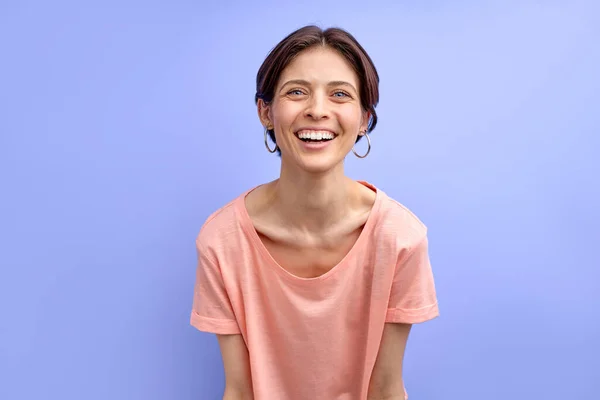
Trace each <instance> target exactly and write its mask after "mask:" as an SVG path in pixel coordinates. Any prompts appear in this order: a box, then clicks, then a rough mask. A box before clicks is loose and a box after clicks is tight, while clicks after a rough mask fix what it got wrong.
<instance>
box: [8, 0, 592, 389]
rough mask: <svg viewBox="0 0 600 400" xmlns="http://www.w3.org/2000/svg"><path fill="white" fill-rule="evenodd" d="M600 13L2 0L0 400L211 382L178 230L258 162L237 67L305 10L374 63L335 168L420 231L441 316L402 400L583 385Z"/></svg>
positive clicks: (185, 241)
mask: <svg viewBox="0 0 600 400" xmlns="http://www.w3.org/2000/svg"><path fill="white" fill-rule="evenodd" d="M599 14H600V5H599V4H598V3H596V2H594V1H591V0H590V1H588V2H585V1H569V2H566V1H547V2H544V1H495V2H489V1H452V2H440V1H434V2H408V1H407V2H392V1H390V2H375V3H366V2H360V3H359V2H355V3H352V2H348V1H336V2H334V1H332V2H326V1H306V2H291V1H289V2H283V1H277V2H276V1H263V2H245V1H244V2H241V1H240V2H227V1H221V2H201V1H168V2H167V1H162V2H161V1H144V2H143V1H135V2H134V1H121V2H116V1H103V2H85V1H80V2H75V1H73V2H70V3H67V2H57V1H54V2H50V1H48V2H39V3H37V4H34V3H33V2H27V1H23V2H8V1H4V2H2V4H0V59H1V62H0V116H1V118H0V190H1V191H2V192H1V196H0V205H1V207H0V246H1V251H0V267H1V269H0V399H2V400H21V399H27V400H33V399H35V400H38V399H44V400H45V399H49V400H55V399H56V400H82V399H85V400H96V399H98V400H100V399H101V400H106V399H111V400H137V399H139V400H159V399H161V400H173V399H176V400H192V399H207V400H211V399H218V398H220V397H219V396H220V395H221V394H222V390H223V386H224V376H223V369H222V363H221V359H220V355H219V351H218V346H217V341H216V339H215V337H214V335H210V334H205V333H201V332H198V331H196V330H194V329H193V328H192V327H190V325H189V315H190V308H191V302H192V290H193V284H194V278H195V268H196V253H195V247H194V239H195V237H196V234H197V233H198V231H199V229H200V227H201V225H202V224H203V222H204V220H205V219H206V217H207V216H208V215H209V214H210V213H212V212H213V211H215V210H216V209H217V208H219V207H221V206H222V205H224V204H225V203H226V202H228V201H229V200H231V199H233V198H234V197H235V196H237V195H239V194H240V193H241V192H242V191H244V190H246V189H248V188H250V187H252V186H254V185H257V184H259V183H263V182H265V181H268V180H271V179H273V178H275V177H277V175H278V172H279V169H278V168H279V159H278V158H277V157H276V156H275V155H271V154H269V153H267V151H266V149H265V147H264V143H263V131H262V127H261V125H260V123H259V120H258V118H257V116H256V110H255V106H254V102H253V96H254V90H255V86H254V84H255V76H256V71H257V70H258V68H259V66H260V64H261V62H262V61H263V59H264V57H265V56H266V55H267V53H268V51H269V50H270V49H271V48H272V47H273V46H274V45H275V44H276V43H277V42H278V41H279V40H280V39H282V38H283V37H284V36H285V35H287V34H288V33H290V32H291V31H293V30H295V29H296V28H299V27H300V26H303V25H305V24H309V23H316V24H318V25H321V26H323V27H329V26H340V27H342V28H345V29H347V30H349V31H350V32H351V33H353V34H354V35H355V36H356V38H357V39H358V40H359V41H360V42H361V43H362V44H363V45H364V47H365V48H366V49H367V51H368V52H369V53H370V55H371V56H372V58H373V60H374V62H375V64H376V66H377V68H378V70H379V73H380V76H381V101H380V105H379V107H378V108H377V110H378V114H379V118H380V119H379V125H378V126H377V128H376V130H375V131H374V132H373V134H372V141H373V150H372V151H371V154H370V155H369V156H368V158H366V159H364V160H359V159H357V158H355V157H354V156H353V155H352V154H350V155H349V157H348V159H347V163H346V166H347V172H348V174H349V175H350V176H352V177H353V178H356V179H365V180H367V181H370V182H372V183H374V184H376V185H377V186H379V187H380V188H381V189H383V190H384V191H385V192H387V193H388V194H389V195H391V196H392V197H394V198H396V199H397V200H399V201H400V202H402V203H403V204H405V205H406V206H408V207H409V208H411V209H412V210H413V211H414V212H415V213H416V214H417V215H418V216H419V217H420V218H421V219H422V220H423V221H424V222H425V223H426V224H427V225H428V226H429V233H430V240H431V259H432V263H433V268H434V272H435V278H436V284H437V290H438V295H439V301H440V311H441V316H440V317H439V318H438V319H436V320H434V321H432V322H429V323H426V324H423V325H419V326H416V327H415V328H414V330H413V332H412V334H411V338H410V339H409V345H408V351H407V354H406V363H405V365H406V367H405V378H406V385H407V389H408V391H409V393H410V396H411V399H414V400H423V399H425V400H438V399H440V400H441V399H443V400H448V399H457V400H458V399H460V400H501V399H502V400H504V399H508V398H510V399H522V400H532V399H534V400H537V399H540V400H541V399H551V400H554V399H557V400H558V399H568V400H588V399H589V400H592V399H598V398H599V396H600V394H599V392H600V345H599V344H598V340H599V339H600V296H599V292H600V272H599V268H600V255H599V250H600V230H599V226H600V212H599V208H600V178H599V174H600V162H599V161H598V158H597V157H598V153H599V152H600V137H599V135H600V78H599V75H600V44H599V43H600V23H599V22H600V19H599V18H598V16H599ZM365 145H366V142H364V141H361V142H360V143H359V145H358V147H359V149H358V150H359V151H360V152H363V151H364V150H365V147H364V146H365ZM290 362H294V360H290ZM332 373H335V371H332ZM282 400H285V399H282Z"/></svg>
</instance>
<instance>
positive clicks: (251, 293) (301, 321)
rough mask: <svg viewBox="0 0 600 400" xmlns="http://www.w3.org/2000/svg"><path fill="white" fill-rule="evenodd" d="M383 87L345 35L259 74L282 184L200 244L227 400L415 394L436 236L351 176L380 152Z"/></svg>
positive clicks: (248, 201) (309, 30)
mask: <svg viewBox="0 0 600 400" xmlns="http://www.w3.org/2000/svg"><path fill="white" fill-rule="evenodd" d="M378 84H379V77H378V75H377V71H376V69H375V67H374V65H373V63H372V61H371V59H370V57H369V56H368V55H367V53H366V52H365V50H364V49H363V48H362V46H361V45H360V44H359V43H358V42H357V41H356V40H355V39H354V38H353V37H352V36H351V35H350V34H349V33H347V32H345V31H343V30H341V29H334V28H332V29H327V30H325V31H323V30H321V29H320V28H318V27H315V26H307V27H304V28H302V29H299V30H297V31H295V32H293V33H292V34H290V35H289V36H288V37H286V38H285V39H283V40H282V41H281V42H280V43H279V44H278V45H277V46H276V47H275V48H274V49H273V50H272V51H271V53H270V54H269V55H268V56H267V58H266V60H265V61H264V63H263V65H262V66H261V68H260V69H259V71H258V75H257V80H256V85H257V87H256V98H255V100H256V103H257V108H258V115H259V117H260V120H261V122H262V124H263V126H264V127H265V132H264V139H265V145H266V146H267V149H269V151H270V152H271V153H275V152H277V153H278V154H279V155H280V156H281V170H280V176H279V178H278V179H276V180H275V181H273V182H269V183H265V184H263V185H260V186H258V187H255V188H252V189H250V190H248V191H246V192H245V193H243V194H241V195H240V196H239V197H238V198H237V199H235V200H233V201H232V202H231V203H229V204H227V205H225V206H224V207H222V208H221V209H220V210H218V211H216V212H215V213H214V214H212V215H211V216H210V217H209V218H208V220H207V221H206V222H205V223H204V225H203V227H202V229H201V231H200V233H199V235H198V237H197V240H196V245H197V251H198V260H199V263H198V268H197V277H196V286H195V295H194V303H193V310H192V315H191V323H192V325H193V326H195V327H196V328H197V329H199V330H201V331H205V332H212V333H215V334H216V335H217V337H218V341H219V345H220V349H221V354H222V357H223V364H224V367H225V376H226V384H225V394H224V399H228V400H230V399H231V400H234V399H256V400H320V399H322V400H342V399H345V400H361V399H369V400H371V399H388V400H389V399H404V398H405V396H406V392H405V390H404V382H403V379H402V361H403V358H404V350H405V347H406V341H407V338H408V335H409V331H410V329H411V325H412V324H415V323H420V322H424V321H427V320H430V319H432V318H434V317H436V316H437V315H438V306H437V299H436V293H435V286H434V282H433V275H432V271H431V266H430V262H429V257H428V248H427V235H426V227H425V226H424V225H423V223H422V222H421V221H420V220H419V219H418V218H417V217H416V216H415V215H413V214H412V213H411V212H410V211H409V210H408V209H407V208H406V207H404V206H402V205H401V204H400V203H398V202H396V201H395V200H393V199H392V198H390V197H388V196H387V195H386V194H385V193H384V192H383V191H381V190H380V189H378V188H377V187H376V186H374V185H372V184H370V183H367V182H362V181H361V182H357V181H354V180H352V179H350V178H348V177H347V176H346V175H345V173H344V159H345V157H346V156H347V155H348V154H349V153H350V152H351V151H352V152H354V154H355V155H357V156H358V157H365V156H366V155H367V154H368V153H369V151H370V149H371V143H370V139H369V136H368V134H369V132H371V131H372V130H373V129H374V128H375V125H376V123H377V114H376V113H375V106H376V105H377V102H378V98H379V92H378ZM269 138H270V140H271V141H272V142H273V143H274V144H269V140H268V139H269ZM361 138H366V140H367V146H366V147H367V148H368V150H367V151H366V153H363V154H360V153H358V152H357V151H355V149H354V145H355V143H356V142H358V141H359V140H360V139H361Z"/></svg>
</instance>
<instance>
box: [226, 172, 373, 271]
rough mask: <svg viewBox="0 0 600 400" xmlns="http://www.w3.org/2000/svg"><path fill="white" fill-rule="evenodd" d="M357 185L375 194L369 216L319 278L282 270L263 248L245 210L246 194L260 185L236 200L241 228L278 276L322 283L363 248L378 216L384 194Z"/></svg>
mask: <svg viewBox="0 0 600 400" xmlns="http://www.w3.org/2000/svg"><path fill="white" fill-rule="evenodd" d="M358 183H360V184H362V185H364V186H366V187H367V188H369V189H371V190H373V191H374V192H375V202H374V203H373V205H372V207H371V211H369V216H368V217H367V220H366V221H365V224H364V226H363V229H362V231H361V232H360V235H359V236H358V239H356V241H355V242H354V244H353V245H352V247H351V248H350V250H349V251H348V252H347V253H346V254H345V255H344V257H343V258H342V259H341V260H340V261H339V262H338V263H337V264H336V265H334V266H333V268H331V269H330V270H329V271H327V272H325V273H324V274H321V275H319V276H315V277H312V278H304V277H301V276H298V275H295V274H292V273H291V272H289V271H288V270H287V269H285V268H283V267H282V266H281V265H280V264H279V263H278V262H277V260H275V258H273V256H272V255H271V253H270V252H269V250H268V249H267V247H266V246H265V244H264V243H263V241H262V240H261V239H260V236H258V232H257V231H256V228H255V227H254V223H253V222H252V218H250V214H249V213H248V209H247V208H246V196H248V194H250V193H251V192H252V191H254V190H256V189H257V188H259V187H260V186H262V185H258V186H255V187H253V188H251V189H250V190H247V191H246V192H245V193H244V194H242V195H241V196H239V197H238V199H237V202H236V210H237V212H238V213H239V217H240V222H241V225H242V228H243V229H244V231H245V232H246V234H247V235H248V236H249V238H250V240H251V241H252V242H253V244H254V245H255V246H256V248H257V249H258V251H259V252H260V253H261V255H262V257H263V258H264V259H265V261H266V262H267V263H268V264H269V266H270V267H271V268H273V269H274V270H275V271H276V272H277V273H279V275H281V276H283V277H284V278H286V279H289V280H292V281H295V282H305V283H310V282H318V281H324V280H326V279H327V278H329V277H331V276H333V275H335V274H336V273H337V272H338V271H339V270H342V269H344V267H345V266H346V265H347V264H348V262H347V261H348V260H349V259H351V258H352V257H354V255H355V253H357V252H359V251H360V249H361V247H362V246H363V242H364V241H365V240H367V237H368V236H369V235H370V233H371V231H372V229H373V226H374V225H375V224H376V222H377V221H376V219H377V217H378V215H379V207H380V204H381V200H382V198H383V195H384V194H383V192H382V191H381V190H380V189H378V188H377V187H376V186H374V185H372V184H370V183H368V182H366V181H360V180H359V181H358Z"/></svg>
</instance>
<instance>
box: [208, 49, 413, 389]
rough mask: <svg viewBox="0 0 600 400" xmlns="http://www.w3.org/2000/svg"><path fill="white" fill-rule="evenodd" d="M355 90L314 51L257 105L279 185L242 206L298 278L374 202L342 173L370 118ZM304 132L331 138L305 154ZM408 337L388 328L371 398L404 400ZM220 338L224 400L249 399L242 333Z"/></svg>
mask: <svg viewBox="0 0 600 400" xmlns="http://www.w3.org/2000/svg"><path fill="white" fill-rule="evenodd" d="M359 87H360V86H359V80H358V77H357V75H356V73H355V72H354V70H353V69H352V67H351V65H350V64H348V63H347V62H346V60H345V59H344V58H342V57H341V56H340V55H339V54H338V53H337V52H336V51H334V50H332V49H330V48H327V47H316V48H312V49H308V50H305V51H304V52H302V53H301V54H299V55H298V57H296V58H295V59H294V61H293V62H292V63H290V64H289V65H288V66H287V67H286V69H285V70H284V71H283V72H282V74H281V76H280V79H279V81H278V84H277V87H276V89H275V95H274V97H273V100H272V101H271V102H270V104H265V103H264V102H263V101H262V100H259V101H258V115H259V118H260V120H261V122H262V124H263V125H264V126H265V127H269V128H274V130H275V137H276V141H277V145H278V146H279V148H280V149H281V170H280V177H279V179H277V180H275V181H272V182H269V183H267V184H265V185H262V186H259V187H258V188H257V189H255V190H253V191H252V192H250V194H249V195H248V196H247V198H246V208H247V210H248V213H249V215H250V217H251V219H252V221H253V223H254V226H255V228H256V230H257V232H258V233H259V235H260V236H261V239H262V240H263V242H264V244H265V246H266V247H267V249H268V250H269V252H270V253H271V255H272V256H273V258H274V259H275V260H276V261H277V262H279V264H280V265H281V266H282V267H283V268H286V269H287V270H288V271H290V272H291V273H292V274H294V275H297V276H300V277H314V276H318V275H321V274H323V273H325V272H327V271H328V270H329V269H331V268H332V267H333V266H335V265H336V264H337V263H338V262H339V261H340V260H341V259H342V258H343V257H344V256H345V254H346V253H347V252H348V251H349V250H350V248H351V247H352V246H353V244H354V242H355V241H356V239H357V238H358V235H359V234H360V232H361V230H362V227H363V226H364V223H365V222H366V220H367V218H368V215H369V212H370V210H371V208H372V206H373V203H374V201H375V194H374V193H373V191H371V190H370V189H368V188H366V187H364V186H363V185H362V184H359V183H358V182H356V181H354V180H352V179H350V178H348V177H346V176H345V174H344V159H345V157H346V156H347V155H348V153H349V152H350V151H351V150H352V147H353V146H354V143H355V141H356V138H357V135H360V134H364V132H365V131H366V130H367V127H368V121H369V117H370V115H369V113H368V112H366V111H365V110H363V109H362V106H361V104H360V97H359V96H360V95H359V91H358V89H359ZM307 127H310V128H313V129H314V130H317V129H319V130H320V129H327V130H330V131H333V132H334V133H335V139H334V140H332V141H331V143H330V144H329V145H328V146H327V147H326V148H324V149H321V150H318V151H315V150H307V149H306V147H304V146H303V143H302V142H301V141H300V140H299V139H298V137H297V136H296V133H297V132H298V130H301V129H303V128H307ZM281 221H286V223H285V227H284V226H283V224H281ZM315 254H318V256H316V255H315ZM409 331H410V325H404V324H386V326H385V328H384V333H383V338H382V343H381V346H380V350H379V354H378V357H377V360H376V363H375V367H374V370H373V374H372V378H371V382H370V385H369V397H368V399H369V400H378V399H388V400H389V399H404V385H403V381H402V360H403V358H404V349H405V346H406V341H407V339H408V334H409ZM218 340H219V345H220V348H221V354H222V357H223V364H224V367H225V375H226V390H225V396H224V399H230V400H233V399H251V398H252V382H251V375H250V367H249V363H248V350H247V348H246V345H245V343H244V341H243V339H242V337H241V335H218Z"/></svg>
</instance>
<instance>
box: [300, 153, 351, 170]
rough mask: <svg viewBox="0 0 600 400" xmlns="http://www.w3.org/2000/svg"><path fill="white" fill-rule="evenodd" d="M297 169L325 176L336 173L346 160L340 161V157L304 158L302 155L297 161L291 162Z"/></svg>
mask: <svg viewBox="0 0 600 400" xmlns="http://www.w3.org/2000/svg"><path fill="white" fill-rule="evenodd" d="M291 161H292V163H294V164H295V165H296V167H297V168H298V169H300V170H302V171H305V172H308V173H311V174H323V173H326V172H330V171H334V170H335V169H336V168H338V167H339V166H340V165H341V164H342V163H343V161H344V159H343V158H342V159H338V157H331V156H327V155H316V154H315V155H311V156H306V155H305V156H302V155H300V156H299V157H298V158H297V159H295V160H291Z"/></svg>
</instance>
